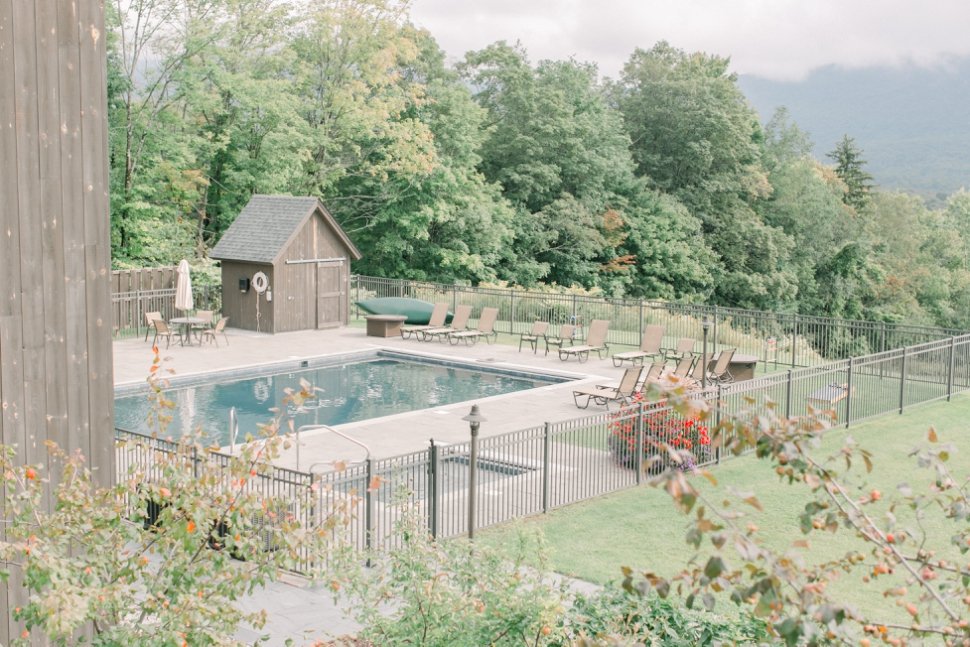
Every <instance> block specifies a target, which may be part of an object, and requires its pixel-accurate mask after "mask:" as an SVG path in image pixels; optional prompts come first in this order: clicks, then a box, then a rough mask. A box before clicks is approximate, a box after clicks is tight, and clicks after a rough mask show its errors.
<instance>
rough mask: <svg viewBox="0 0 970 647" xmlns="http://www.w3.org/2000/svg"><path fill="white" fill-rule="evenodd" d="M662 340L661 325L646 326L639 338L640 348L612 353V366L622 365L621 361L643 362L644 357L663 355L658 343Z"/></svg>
mask: <svg viewBox="0 0 970 647" xmlns="http://www.w3.org/2000/svg"><path fill="white" fill-rule="evenodd" d="M663 340H664V327H663V326H647V327H646V329H645V330H644V331H643V338H642V339H641V340H640V349H639V350H631V351H629V352H626V353H614V355H613V366H617V367H619V366H622V365H623V362H633V363H634V364H637V363H640V364H643V363H644V362H645V361H646V359H647V358H648V357H649V358H651V359H652V358H654V357H660V356H663V351H662V350H661V349H660V345H661V344H663Z"/></svg>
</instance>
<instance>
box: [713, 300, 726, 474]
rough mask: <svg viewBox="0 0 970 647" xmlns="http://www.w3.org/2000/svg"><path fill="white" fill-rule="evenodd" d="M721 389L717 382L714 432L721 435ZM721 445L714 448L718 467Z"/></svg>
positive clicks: (722, 386) (721, 386)
mask: <svg viewBox="0 0 970 647" xmlns="http://www.w3.org/2000/svg"><path fill="white" fill-rule="evenodd" d="M715 321H717V320H716V319H715ZM723 388H724V385H722V384H721V383H720V382H718V383H717V400H716V401H715V402H714V430H715V431H716V432H717V433H718V434H720V433H721V432H720V430H721V398H722V397H723V394H722V389H723ZM721 444H722V443H718V444H717V446H716V447H714V462H715V463H717V464H719V465H720V463H721Z"/></svg>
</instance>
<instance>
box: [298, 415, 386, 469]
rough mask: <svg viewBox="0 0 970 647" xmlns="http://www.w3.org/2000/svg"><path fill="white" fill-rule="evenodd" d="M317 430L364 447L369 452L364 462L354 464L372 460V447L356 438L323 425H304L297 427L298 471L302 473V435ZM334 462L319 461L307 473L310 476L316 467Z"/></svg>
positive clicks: (311, 465) (312, 464)
mask: <svg viewBox="0 0 970 647" xmlns="http://www.w3.org/2000/svg"><path fill="white" fill-rule="evenodd" d="M317 429H323V430H325V431H329V432H330V433H332V434H336V435H338V436H340V437H341V438H343V439H344V440H347V441H349V442H352V443H353V444H355V445H357V446H358V447H363V448H364V451H365V452H367V453H366V454H365V456H364V460H362V461H353V462H355V463H366V462H367V461H369V460H370V447H368V446H367V445H365V444H364V443H362V442H361V441H359V440H357V439H356V438H353V437H352V436H348V435H347V434H345V433H344V432H342V431H340V430H339V429H334V428H333V427H331V426H330V425H323V424H310V425H302V426H300V427H297V429H296V470H297V471H300V434H301V433H303V432H304V431H315V430H317ZM333 462H334V461H317V462H316V463H311V464H310V467H309V468H307V472H309V473H310V474H313V468H314V467H316V466H317V465H325V464H327V463H333Z"/></svg>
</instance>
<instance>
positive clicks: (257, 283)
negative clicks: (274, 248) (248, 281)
mask: <svg viewBox="0 0 970 647" xmlns="http://www.w3.org/2000/svg"><path fill="white" fill-rule="evenodd" d="M252 286H253V289H254V290H256V292H257V293H259V294H262V293H263V292H265V291H266V288H267V287H269V279H268V278H267V277H266V275H265V274H263V273H262V272H256V273H255V274H253V280H252Z"/></svg>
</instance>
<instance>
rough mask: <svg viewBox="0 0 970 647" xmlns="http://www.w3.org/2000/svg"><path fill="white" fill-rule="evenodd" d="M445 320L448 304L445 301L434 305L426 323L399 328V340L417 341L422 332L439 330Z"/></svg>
mask: <svg viewBox="0 0 970 647" xmlns="http://www.w3.org/2000/svg"><path fill="white" fill-rule="evenodd" d="M447 319H448V303H447V302H446V301H439V302H438V303H436V304H434V309H433V310H432V311H431V316H430V317H429V318H428V323H426V324H412V325H410V326H401V339H407V338H408V337H414V338H415V339H419V338H420V337H419V336H420V335H421V333H422V332H424V331H425V330H431V329H432V328H441V327H442V326H444V325H445V320H447Z"/></svg>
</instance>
